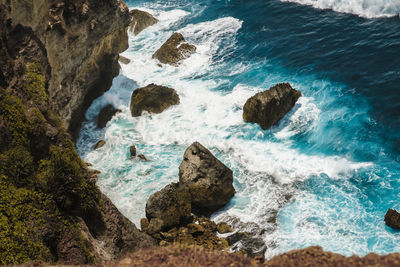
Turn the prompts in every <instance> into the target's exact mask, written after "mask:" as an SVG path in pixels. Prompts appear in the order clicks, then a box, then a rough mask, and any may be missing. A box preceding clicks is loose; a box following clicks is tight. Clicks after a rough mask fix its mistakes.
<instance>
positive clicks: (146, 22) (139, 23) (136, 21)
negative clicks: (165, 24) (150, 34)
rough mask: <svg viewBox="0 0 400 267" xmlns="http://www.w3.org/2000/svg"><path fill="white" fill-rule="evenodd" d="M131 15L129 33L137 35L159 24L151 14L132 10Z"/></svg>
mask: <svg viewBox="0 0 400 267" xmlns="http://www.w3.org/2000/svg"><path fill="white" fill-rule="evenodd" d="M129 15H130V16H131V23H130V25H129V31H131V32H133V34H135V35H138V34H139V33H140V32H141V31H143V30H144V29H146V28H147V27H150V26H152V25H154V24H156V23H157V22H158V20H157V19H156V18H154V17H153V16H152V15H151V14H150V13H148V12H145V11H142V10H138V9H133V10H131V11H130V12H129Z"/></svg>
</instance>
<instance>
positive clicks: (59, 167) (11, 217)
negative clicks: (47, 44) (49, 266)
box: [0, 51, 101, 264]
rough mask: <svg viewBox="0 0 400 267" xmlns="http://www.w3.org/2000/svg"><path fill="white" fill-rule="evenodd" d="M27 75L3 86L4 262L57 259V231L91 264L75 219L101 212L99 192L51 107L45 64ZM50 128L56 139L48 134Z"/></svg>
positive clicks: (0, 194)
mask: <svg viewBox="0 0 400 267" xmlns="http://www.w3.org/2000/svg"><path fill="white" fill-rule="evenodd" d="M0 52H1V51H0ZM21 74H22V77H21V81H23V82H22V83H21V86H19V87H17V88H8V89H3V88H0V137H1V139H2V140H0V264H10V263H17V264H18V263H23V262H26V261H30V260H43V261H47V262H52V261H56V260H57V257H58V255H57V251H56V250H57V249H56V248H55V244H51V242H53V243H54V242H56V243H57V242H59V241H57V240H58V239H57V238H60V237H59V236H58V234H57V233H68V235H70V236H72V237H73V238H72V241H71V242H74V246H76V247H79V248H80V250H81V251H82V252H83V254H84V255H86V259H87V261H88V262H89V261H91V260H92V259H91V257H90V253H89V250H88V248H87V247H86V245H85V242H84V241H83V237H82V236H81V234H80V232H79V230H78V227H77V225H76V224H75V223H74V222H73V220H72V219H71V218H72V217H71V216H76V215H78V216H82V217H83V218H85V216H87V214H98V213H99V211H98V209H99V208H100V207H101V205H100V204H99V195H98V194H99V192H98V189H97V188H96V186H95V185H94V184H91V183H89V182H88V181H87V180H86V177H85V175H86V169H85V166H86V165H85V164H84V163H83V162H82V161H81V159H80V158H79V156H78V154H77V152H76V150H75V146H74V144H73V142H72V141H71V140H70V137H69V135H68V134H67V132H66V130H65V129H64V127H63V125H62V122H61V120H60V118H59V117H58V116H57V115H55V114H54V113H53V112H52V111H51V110H49V108H48V98H47V94H46V90H45V78H44V75H43V74H42V72H41V66H40V64H39V63H30V64H28V65H27V66H26V67H25V68H24V71H22V72H21ZM41 110H42V111H43V110H45V111H43V112H42V111H41ZM49 127H50V128H53V129H55V131H53V132H55V136H54V135H53V136H51V137H49V136H47V135H46V132H47V129H48V128H49ZM49 236H53V237H52V241H51V242H50V241H49V240H48V239H49ZM75 239H76V240H75ZM49 242H50V243H49ZM68 242H70V241H68Z"/></svg>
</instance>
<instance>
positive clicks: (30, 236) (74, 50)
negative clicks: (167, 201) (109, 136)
mask: <svg viewBox="0 0 400 267" xmlns="http://www.w3.org/2000/svg"><path fill="white" fill-rule="evenodd" d="M0 3H1V4H0V264H7V263H22V262H26V261H29V260H43V261H46V262H60V263H66V264H83V263H89V262H96V261H101V260H105V259H112V258H116V257H119V256H121V255H123V254H124V253H125V252H127V251H131V250H134V249H135V248H139V247H145V246H149V245H152V244H153V243H154V242H153V240H152V239H151V238H150V237H148V236H147V235H145V234H142V233H141V232H140V231H138V230H137V228H136V227H135V225H133V224H132V223H131V222H130V221H129V220H127V219H126V218H125V217H124V216H123V215H122V214H121V213H119V212H118V210H117V209H116V208H115V206H114V205H113V204H112V203H111V201H110V200H109V199H108V198H107V197H105V196H104V195H103V194H102V193H101V192H100V191H99V189H98V188H97V187H96V185H95V180H96V175H97V174H96V172H94V171H90V170H88V168H87V166H86V164H85V163H84V162H82V160H81V159H80V158H79V156H78V154H77V153H76V150H75V147H74V144H73V142H72V141H71V137H70V135H69V133H68V132H67V130H66V128H65V123H64V122H66V123H67V124H68V123H69V126H70V127H71V126H72V123H71V118H73V121H75V119H74V113H76V114H79V110H80V109H82V110H83V108H84V107H85V104H87V102H85V101H88V99H92V98H94V97H95V95H90V96H88V94H90V93H91V91H95V92H96V93H97V94H100V92H101V90H105V89H107V84H106V82H108V81H109V82H110V83H111V79H112V76H113V75H114V74H116V72H117V71H118V63H117V61H116V60H117V54H118V52H119V51H120V50H122V49H123V48H124V47H125V46H126V33H125V29H126V24H124V23H125V22H124V21H125V20H123V17H124V14H125V13H126V12H125V11H124V10H125V8H126V7H125V6H124V5H123V4H122V3H120V2H117V1H116V0H114V1H111V0H109V1H106V0H104V1H96V2H94V1H92V2H90V1H87V2H83V1H82V2H81V1H45V0H43V1H41V0H35V1H31V0H30V1H24V0H18V1H3V0H1V2H0ZM55 3H57V4H55ZM54 5H56V9H54ZM91 8H92V9H91ZM77 10H80V11H79V12H78V11H77ZM82 12H83V13H82ZM51 14H53V15H54V14H57V15H54V16H53V17H52V16H50V15H51ZM85 14H87V17H85ZM81 16H82V17H81ZM107 16H109V17H107ZM94 21H97V22H96V23H97V24H96V23H95V22H94ZM106 21H109V24H107V22H106ZM118 21H119V22H120V23H121V24H118ZM123 22H124V23H123ZM107 25H108V26H107ZM45 26H46V27H45ZM96 27H98V28H96ZM73 34H76V35H73ZM71 38H72V39H71ZM80 56H82V58H80ZM110 68H111V74H110V72H108V71H106V70H109V69H110ZM105 72H107V75H106V74H104V73H105ZM102 75H104V77H103V76H102ZM106 76H107V77H106ZM100 78H101V79H100ZM85 79H86V80H85ZM101 83H103V84H102V86H99V88H100V89H101V90H99V89H98V88H97V87H96V84H101ZM59 115H62V116H65V118H63V117H62V116H61V117H60V116H59ZM61 118H63V119H61Z"/></svg>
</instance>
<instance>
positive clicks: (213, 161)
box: [179, 142, 235, 211]
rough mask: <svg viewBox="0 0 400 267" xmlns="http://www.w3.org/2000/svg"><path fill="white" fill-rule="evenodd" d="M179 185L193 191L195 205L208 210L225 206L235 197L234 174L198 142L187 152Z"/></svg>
mask: <svg viewBox="0 0 400 267" xmlns="http://www.w3.org/2000/svg"><path fill="white" fill-rule="evenodd" d="M179 183H181V184H182V185H186V186H187V187H188V188H189V192H190V194H191V196H192V205H193V206H195V207H197V208H199V209H201V210H206V211H216V210H217V209H219V208H221V207H223V206H225V205H226V204H227V203H228V202H229V201H230V199H231V198H232V196H233V195H234V194H235V189H234V188H233V185H232V183H233V174H232V171H231V170H230V169H229V168H228V167H226V166H225V165H224V164H223V163H222V162H221V161H219V160H218V159H217V158H216V157H214V156H213V155H212V154H211V152H210V151H208V150H207V149H206V148H205V147H204V146H202V145H201V144H200V143H198V142H195V143H193V144H192V145H191V146H190V147H188V148H187V149H186V151H185V154H184V156H183V161H182V163H181V165H180V166H179Z"/></svg>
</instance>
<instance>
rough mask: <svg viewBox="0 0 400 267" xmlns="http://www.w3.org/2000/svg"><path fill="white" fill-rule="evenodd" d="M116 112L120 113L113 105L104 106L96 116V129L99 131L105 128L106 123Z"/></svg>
mask: <svg viewBox="0 0 400 267" xmlns="http://www.w3.org/2000/svg"><path fill="white" fill-rule="evenodd" d="M118 112H121V110H120V109H116V108H114V106H113V105H107V106H105V107H104V108H103V109H102V110H101V111H100V113H99V115H98V116H97V127H98V128H100V129H102V128H104V127H106V125H107V122H109V121H110V120H111V119H112V117H113V116H114V115H115V114H117V113H118Z"/></svg>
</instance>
